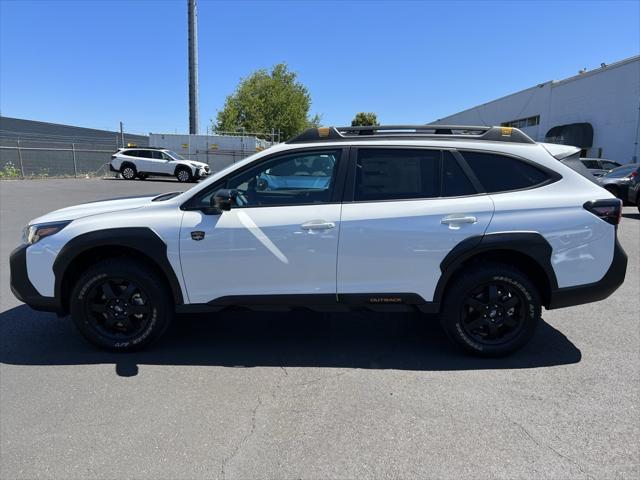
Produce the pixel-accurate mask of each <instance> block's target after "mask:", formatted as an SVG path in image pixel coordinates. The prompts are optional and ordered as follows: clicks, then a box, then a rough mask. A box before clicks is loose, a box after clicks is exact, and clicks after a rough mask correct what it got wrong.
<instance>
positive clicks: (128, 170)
mask: <svg viewBox="0 0 640 480" xmlns="http://www.w3.org/2000/svg"><path fill="white" fill-rule="evenodd" d="M120 175H122V178H124V179H125V180H135V178H136V176H137V175H138V172H137V171H136V167H135V166H134V165H131V164H130V163H125V164H124V165H122V166H121V167H120Z"/></svg>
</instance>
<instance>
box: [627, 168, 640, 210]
mask: <svg viewBox="0 0 640 480" xmlns="http://www.w3.org/2000/svg"><path fill="white" fill-rule="evenodd" d="M636 165H638V164H636ZM627 190H628V193H627V200H629V203H631V204H632V205H636V206H637V207H638V212H640V167H638V168H636V169H635V171H633V172H631V175H630V180H629V185H628V186H627Z"/></svg>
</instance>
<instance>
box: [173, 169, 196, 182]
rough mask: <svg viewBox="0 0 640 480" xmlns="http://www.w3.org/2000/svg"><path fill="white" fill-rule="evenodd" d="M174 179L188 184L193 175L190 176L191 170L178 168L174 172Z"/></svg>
mask: <svg viewBox="0 0 640 480" xmlns="http://www.w3.org/2000/svg"><path fill="white" fill-rule="evenodd" d="M176 178H177V179H178V181H179V182H183V183H185V182H190V181H191V180H192V178H193V175H191V170H189V169H188V168H185V167H183V168H178V169H177V170H176Z"/></svg>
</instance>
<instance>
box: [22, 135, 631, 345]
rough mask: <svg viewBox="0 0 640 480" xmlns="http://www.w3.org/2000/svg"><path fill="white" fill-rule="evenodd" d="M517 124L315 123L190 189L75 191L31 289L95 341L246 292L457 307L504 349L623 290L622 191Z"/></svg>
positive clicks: (39, 245) (25, 276) (281, 302)
mask: <svg viewBox="0 0 640 480" xmlns="http://www.w3.org/2000/svg"><path fill="white" fill-rule="evenodd" d="M577 152H578V149H577V148H575V147H567V146H562V145H546V144H540V143H536V142H534V141H533V140H532V139H531V138H529V137H528V136H527V135H525V134H524V133H522V132H521V131H519V130H517V129H515V128H504V127H503V128H501V127H446V126H442V125H437V126H413V127H406V126H399V127H345V128H318V129H311V130H308V131H306V132H304V133H302V134H301V135H299V136H298V137H296V138H294V139H292V140H290V141H288V142H287V143H285V144H280V145H277V146H274V147H272V148H270V149H268V150H265V151H262V152H259V153H256V154H255V155H253V156H251V157H249V158H247V159H246V160H244V161H242V162H240V163H237V164H235V165H232V166H230V167H229V168H227V169H226V170H223V171H221V172H218V173H216V174H215V175H213V176H211V177H210V178H209V179H207V180H206V181H205V182H202V183H200V184H199V185H197V186H194V187H193V188H191V189H190V190H188V191H186V192H184V193H169V194H164V195H160V196H156V197H146V198H123V199H120V200H110V201H103V202H95V203H87V204H83V205H78V206H75V207H69V208H64V209H61V210H57V211H55V212H52V213H49V214H47V215H44V216H42V217H40V218H37V219H35V220H33V221H32V222H31V223H30V224H29V225H28V226H27V227H26V229H25V235H24V243H23V245H21V246H19V247H18V248H17V249H16V250H15V251H14V252H13V253H12V255H11V286H12V290H13V292H14V293H15V295H16V296H17V297H18V298H19V299H20V300H22V301H24V302H25V303H27V304H29V305H31V306H32V307H33V308H35V309H38V310H48V311H55V312H58V313H59V314H61V315H64V314H67V313H71V317H72V319H73V321H74V322H75V324H76V325H77V327H78V329H79V330H80V332H81V333H82V334H83V335H84V336H85V337H86V338H87V339H89V340H90V341H91V342H93V343H95V344H97V345H99V346H101V347H105V348H109V349H115V350H122V351H124V350H131V349H134V348H140V347H143V346H146V345H148V344H150V343H151V342H152V341H154V340H156V339H157V338H158V337H159V336H160V335H161V334H162V333H163V332H164V331H165V330H166V328H167V326H168V325H169V323H170V321H171V319H172V318H173V317H174V314H175V313H181V312H219V311H222V310H225V309H231V308H236V307H249V308H252V309H261V308H265V307H266V308H274V307H278V308H282V307H291V308H296V307H307V308H311V309H314V310H325V311H340V310H349V309H356V308H357V309H369V310H373V311H383V312H397V311H418V312H422V313H425V314H432V313H437V314H439V315H440V319H441V323H442V326H443V327H444V330H445V331H446V333H447V334H448V336H449V337H450V338H451V339H452V340H453V341H454V342H455V343H456V344H458V345H459V346H460V347H462V348H463V349H465V350H467V351H468V352H471V353H475V354H478V355H483V356H498V355H504V354H507V353H510V352H513V351H514V350H516V349H518V348H520V347H521V346H522V345H524V344H525V343H526V342H527V341H528V340H529V339H530V338H531V337H532V335H533V333H534V330H535V328H536V325H537V324H538V323H539V321H540V316H541V309H542V307H543V306H544V307H545V308H547V309H553V308H561V307H567V306H571V305H576V304H581V303H586V302H593V301H597V300H602V299H604V298H606V297H608V296H609V295H610V294H611V293H612V292H613V291H615V290H616V288H617V287H618V286H619V285H620V284H621V283H622V282H623V280H624V276H625V271H626V264H627V257H626V255H625V253H624V251H623V250H622V248H621V247H620V245H619V243H618V241H617V237H616V229H617V224H618V222H619V219H620V215H621V203H620V200H618V199H616V198H614V197H613V196H612V195H611V194H610V193H608V192H607V191H606V190H604V189H602V188H601V187H599V186H598V185H596V184H595V183H593V182H592V181H590V180H588V179H587V178H585V177H583V176H581V175H580V174H578V173H576V172H575V171H574V170H572V169H571V168H569V167H567V166H566V165H564V164H563V163H562V162H560V161H559V159H561V158H564V157H569V156H571V155H577Z"/></svg>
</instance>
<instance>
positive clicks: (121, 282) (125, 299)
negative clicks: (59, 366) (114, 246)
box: [69, 257, 175, 351]
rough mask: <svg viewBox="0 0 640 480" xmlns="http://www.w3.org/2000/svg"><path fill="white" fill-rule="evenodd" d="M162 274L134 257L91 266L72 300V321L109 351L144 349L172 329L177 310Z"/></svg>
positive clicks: (85, 335)
mask: <svg viewBox="0 0 640 480" xmlns="http://www.w3.org/2000/svg"><path fill="white" fill-rule="evenodd" d="M172 298H173V297H172V294H171V291H170V289H169V287H168V284H167V283H166V281H165V280H164V279H163V278H162V274H161V273H160V272H158V271H157V270H156V269H154V268H152V267H151V266H149V265H147V264H145V263H143V262H138V261H137V260H136V259H134V258H131V257H122V258H111V259H106V260H103V261H101V262H98V263H96V264H95V265H93V266H91V267H89V268H88V269H87V270H86V271H85V272H83V273H82V274H81V275H80V277H79V278H78V280H77V281H76V283H75V286H74V288H73V291H72V292H71V297H70V299H69V309H70V312H71V318H72V319H73V322H74V323H75V325H76V327H77V328H78V330H80V333H82V335H84V337H85V338H87V340H89V341H90V342H92V343H94V344H96V345H98V346H99V347H102V348H106V349H109V350H117V351H129V350H136V349H140V348H142V347H144V346H146V345H148V344H150V343H152V342H153V341H155V340H156V339H158V338H159V337H160V336H161V335H162V333H164V331H165V330H166V329H167V327H168V326H169V324H170V323H171V320H172V319H173V314H174V311H175V306H174V303H173V301H172Z"/></svg>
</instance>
